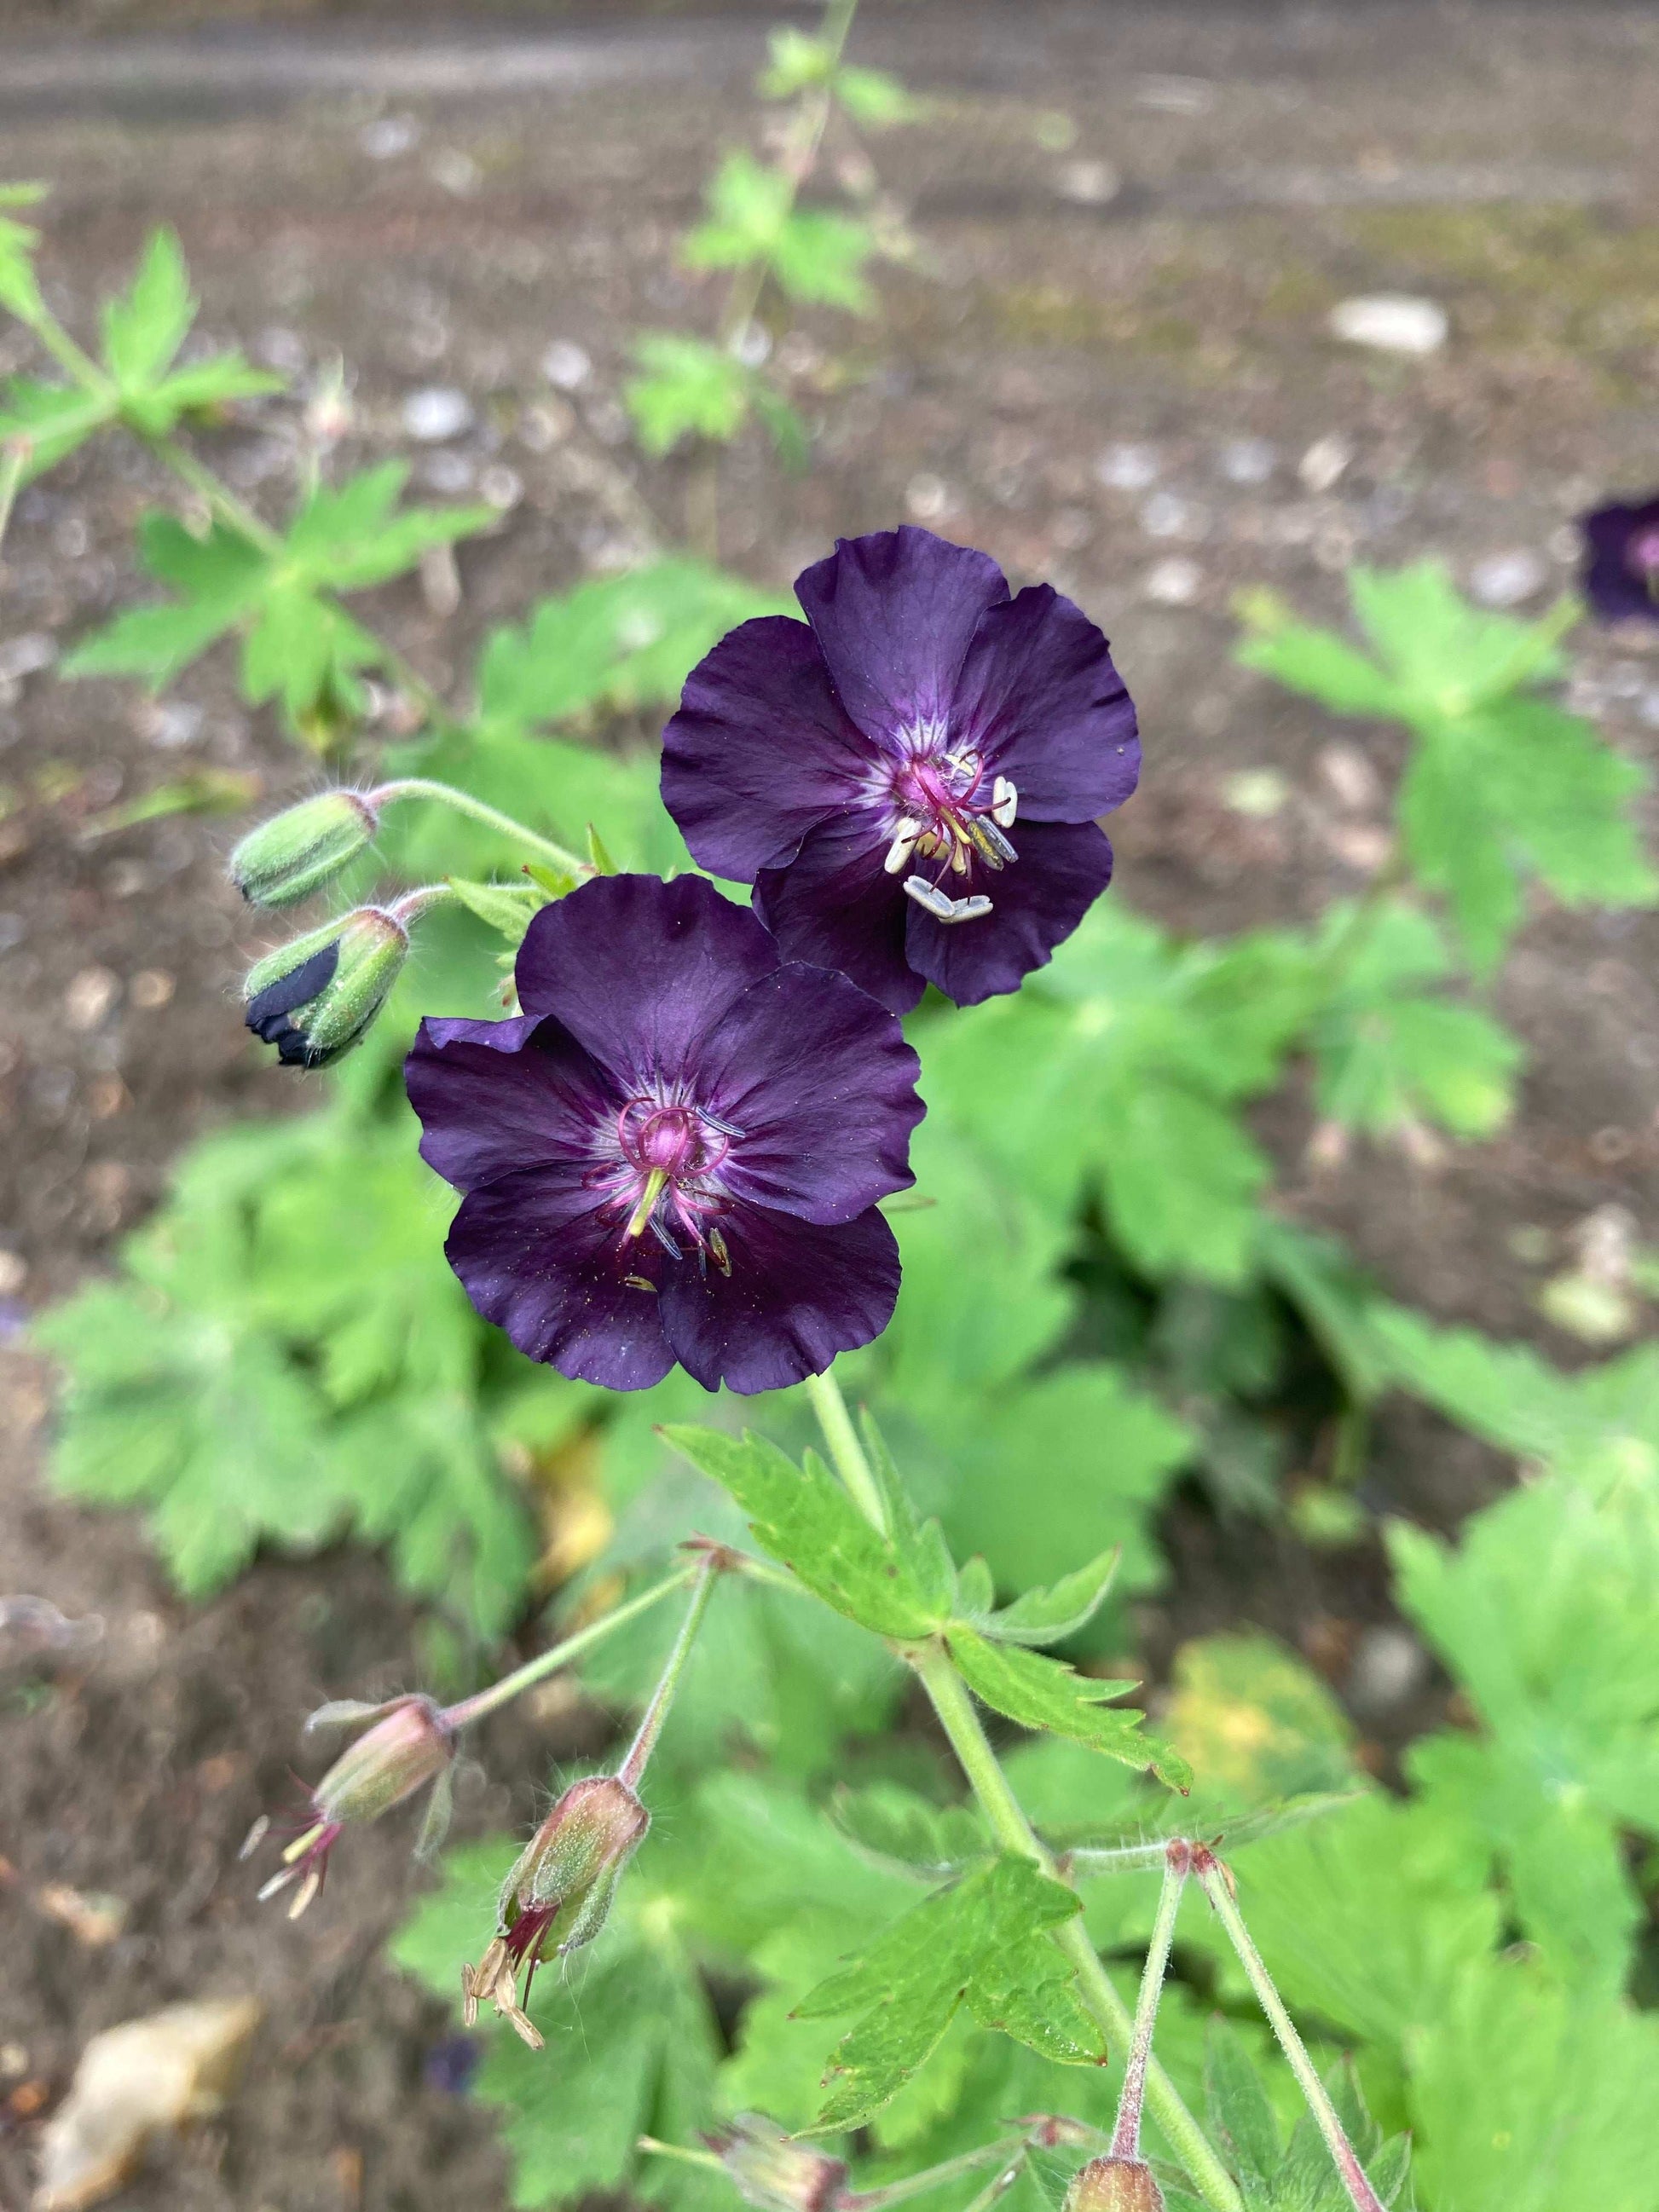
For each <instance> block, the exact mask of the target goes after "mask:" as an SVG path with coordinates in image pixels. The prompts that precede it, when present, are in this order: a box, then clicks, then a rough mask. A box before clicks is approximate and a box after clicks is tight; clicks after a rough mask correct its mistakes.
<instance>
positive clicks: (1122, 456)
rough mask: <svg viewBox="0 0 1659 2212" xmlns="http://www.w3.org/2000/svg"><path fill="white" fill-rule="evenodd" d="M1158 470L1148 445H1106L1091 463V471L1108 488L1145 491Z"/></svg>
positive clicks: (1159, 467) (1160, 468)
mask: <svg viewBox="0 0 1659 2212" xmlns="http://www.w3.org/2000/svg"><path fill="white" fill-rule="evenodd" d="M1162 472H1163V464H1162V463H1161V462H1160V461H1159V459H1158V454H1157V452H1156V451H1155V449H1154V448H1153V447H1151V446H1108V447H1107V448H1106V450H1105V452H1104V453H1103V454H1102V455H1101V457H1100V459H1098V460H1097V462H1096V463H1095V475H1096V476H1097V477H1098V479H1099V480H1100V482H1101V483H1103V484H1104V485H1106V486H1107V488H1108V489H1109V490H1111V491H1145V490H1146V487H1147V485H1148V484H1155V483H1157V482H1158V477H1159V476H1160V475H1161V474H1162Z"/></svg>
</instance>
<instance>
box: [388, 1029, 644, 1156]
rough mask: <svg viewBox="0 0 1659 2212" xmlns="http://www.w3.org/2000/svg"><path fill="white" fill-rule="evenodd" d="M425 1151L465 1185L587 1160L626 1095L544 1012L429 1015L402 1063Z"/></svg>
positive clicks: (424, 1154)
mask: <svg viewBox="0 0 1659 2212" xmlns="http://www.w3.org/2000/svg"><path fill="white" fill-rule="evenodd" d="M404 1082H405V1083H406V1084H407V1085H408V1088H409V1100H410V1105H411V1106H413V1107H414V1109H415V1111H416V1113H417V1114H418V1115H420V1117H421V1121H422V1136H421V1158H422V1159H423V1160H424V1161H425V1162H426V1164H427V1165H428V1167H430V1168H434V1169H435V1170H437V1172H438V1173H439V1174H440V1175H441V1176H442V1177H443V1178H444V1180H445V1182H452V1183H453V1184H454V1186H455V1188H457V1189H458V1190H472V1189H474V1188H477V1185H478V1184H479V1183H483V1182H490V1181H491V1180H492V1179H493V1178H494V1177H495V1176H507V1175H513V1174H516V1173H517V1172H518V1170H520V1169H521V1168H533V1167H540V1166H543V1165H545V1164H549V1163H550V1162H554V1161H560V1160H564V1161H571V1160H575V1159H578V1158H580V1161H581V1164H582V1165H583V1166H584V1167H585V1166H586V1164H587V1160H588V1154H587V1152H586V1135H587V1132H588V1131H589V1130H590V1129H592V1127H594V1125H595V1124H596V1123H598V1122H599V1121H604V1120H605V1119H606V1118H614V1117H615V1115H617V1113H618V1111H619V1110H620V1109H621V1107H622V1105H623V1100H622V1097H620V1095H619V1094H618V1093H617V1091H616V1089H615V1087H614V1085H612V1084H611V1083H610V1082H609V1081H608V1080H607V1079H606V1078H605V1074H604V1073H603V1071H602V1070H601V1069H600V1068H599V1067H598V1066H596V1065H595V1064H594V1062H593V1060H592V1059H591V1058H590V1056H589V1055H588V1054H587V1053H586V1052H585V1051H584V1050H583V1048H582V1047H581V1046H580V1045H579V1044H578V1043H577V1042H576V1041H575V1039H574V1037H573V1036H571V1035H570V1034H569V1032H568V1030H564V1029H562V1028H561V1027H560V1025H559V1024H558V1023H557V1022H556V1021H554V1020H553V1019H552V1018H551V1017H550V1016H549V1015H546V1014H520V1016H518V1017H517V1018H515V1019H513V1020H511V1021H505V1022H471V1021H425V1022H422V1024H421V1027H420V1033H419V1035H418V1036H416V1040H415V1045H414V1049H413V1050H412V1051H411V1052H410V1055H409V1058H408V1059H407V1060H405V1061H404Z"/></svg>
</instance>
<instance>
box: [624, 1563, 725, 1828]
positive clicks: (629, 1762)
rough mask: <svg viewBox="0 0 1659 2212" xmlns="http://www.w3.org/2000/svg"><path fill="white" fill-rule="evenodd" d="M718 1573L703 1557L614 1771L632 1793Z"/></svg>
mask: <svg viewBox="0 0 1659 2212" xmlns="http://www.w3.org/2000/svg"><path fill="white" fill-rule="evenodd" d="M719 1572H720V1565H719V1562H718V1559H717V1558H716V1557H715V1556H714V1554H712V1553H711V1554H708V1555H706V1556H705V1557H704V1558H703V1559H702V1560H700V1561H699V1562H698V1565H697V1568H696V1582H695V1584H694V1586H693V1588H692V1591H691V1602H690V1605H689V1606H687V1607H686V1608H685V1619H684V1620H683V1621H682V1622H681V1623H680V1632H679V1634H678V1636H677V1637H676V1638H674V1648H673V1650H671V1652H670V1653H669V1655H668V1657H667V1660H666V1662H665V1664H664V1667H663V1670H662V1674H661V1677H660V1679H659V1681H658V1684H657V1686H656V1688H655V1689H654V1690H653V1692H651V1702H650V1704H649V1705H647V1707H646V1709H645V1717H644V1718H643V1719H642V1720H641V1723H640V1725H639V1729H638V1730H637V1732H636V1733H635V1737H634V1741H633V1742H632V1743H631V1744H629V1747H628V1756H627V1758H626V1759H623V1763H622V1765H620V1766H619V1767H618V1768H617V1780H618V1781H619V1782H625V1783H626V1784H628V1786H629V1789H630V1790H632V1789H634V1788H635V1786H636V1785H637V1784H638V1782H639V1778H640V1777H641V1775H642V1774H643V1773H644V1771H645V1767H646V1761H647V1759H649V1758H650V1756H651V1754H652V1753H653V1751H654V1750H655V1749H656V1747H657V1738H658V1737H659V1735H661V1734H662V1724H663V1723H664V1722H665V1720H666V1719H667V1718H668V1708H669V1707H670V1705H672V1704H673V1702H674V1692H675V1691H676V1690H677V1689H678V1687H679V1680H680V1675H681V1674H682V1672H683V1671H684V1666H685V1662H686V1661H687V1660H688V1659H689V1658H690V1656H691V1646H692V1645H693V1644H694V1643H696V1637H697V1631H698V1630H699V1629H700V1628H701V1627H702V1617H703V1614H704V1613H706V1612H707V1611H708V1601H709V1598H710V1596H711V1595H713V1593H714V1578H715V1577H716V1576H717V1575H718V1574H719Z"/></svg>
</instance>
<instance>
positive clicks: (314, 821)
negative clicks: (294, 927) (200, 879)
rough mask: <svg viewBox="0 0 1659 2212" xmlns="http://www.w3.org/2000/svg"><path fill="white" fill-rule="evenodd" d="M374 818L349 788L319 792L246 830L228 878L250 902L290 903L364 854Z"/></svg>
mask: <svg viewBox="0 0 1659 2212" xmlns="http://www.w3.org/2000/svg"><path fill="white" fill-rule="evenodd" d="M379 827H380V820H379V817H378V816H377V815H376V813H375V811H374V808H373V807H372V806H370V805H369V804H368V800H367V799H364V798H363V797H362V795H361V794H360V793H357V792H355V791H324V792H319V793H318V795H317V797H316V798H315V799H301V802H300V804H299V805H297V806H290V807H289V808H287V809H286V810H285V811H283V813H281V814H276V815H273V816H272V817H271V818H270V821H269V822H262V823H260V824H259V826H258V829H250V830H249V832H248V834H247V836H246V837H244V838H243V840H242V842H241V843H240V845H238V847H237V848H236V849H235V851H234V853H233V854H231V856H230V879H231V881H232V883H234V884H235V886H236V888H237V890H239V891H240V893H241V894H242V896H243V897H244V898H245V899H246V901H247V902H248V903H249V905H250V906H292V905H294V904H295V902H296V901H297V900H299V899H302V898H309V897H310V896H311V894H312V893H313V891H315V890H321V889H322V887H323V885H324V884H326V883H330V882H331V881H332V880H333V878H335V877H336V876H337V875H338V874H339V872H340V871H341V869H342V868H343V867H345V866H347V865H348V863H349V862H350V861H352V860H356V857H357V855H358V854H360V853H362V852H366V851H367V850H368V846H369V843H370V842H371V840H372V839H373V837H374V833H375V831H376V830H377V829H379Z"/></svg>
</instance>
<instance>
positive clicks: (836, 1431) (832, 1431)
mask: <svg viewBox="0 0 1659 2212" xmlns="http://www.w3.org/2000/svg"><path fill="white" fill-rule="evenodd" d="M806 1387H807V1390H808V1392H809V1394H810V1395H811V1400H812V1407H813V1410H814V1412H815V1413H817V1418H818V1425H819V1426H820V1427H821V1428H822V1430H823V1440H824V1443H826V1444H827V1445H828V1446H829V1456H830V1458H831V1460H832V1461H833V1462H835V1466H836V1472H837V1474H839V1475H840V1476H841V1479H842V1481H843V1482H844V1483H845V1484H846V1485H847V1487H848V1491H849V1492H851V1493H852V1496H853V1499H854V1503H855V1504H857V1506H858V1507H859V1509H860V1511H861V1512H862V1513H863V1515H864V1516H865V1518H866V1520H867V1521H869V1522H872V1523H873V1525H874V1526H875V1527H876V1528H881V1529H884V1528H885V1525H886V1523H885V1516H884V1513H883V1511H882V1504H881V1493H880V1492H879V1490H878V1488H877V1486H876V1480H875V1477H874V1476H873V1475H872V1474H871V1472H870V1463H869V1462H868V1460H867V1459H866V1457H865V1455H864V1448H863V1446H862V1445H861V1444H860V1442H859V1439H858V1432H857V1431H856V1430H855V1429H854V1426H853V1419H852V1416H851V1414H850V1413H848V1410H847V1401H846V1400H845V1399H844V1398H843V1397H842V1393H841V1385H840V1384H839V1383H837V1382H836V1379H835V1376H834V1373H833V1371H830V1372H828V1373H825V1374H823V1375H817V1376H812V1377H811V1379H810V1380H809V1382H808V1383H807V1386H806ZM904 1656H905V1657H906V1659H907V1660H908V1662H909V1663H910V1666H911V1667H912V1668H914V1670H915V1674H916V1677H917V1679H918V1680H919V1681H920V1682H921V1686H922V1687H923V1688H924V1689H925V1690H926V1691H927V1695H928V1697H929V1698H930V1699H931V1700H932V1702H933V1711H935V1712H936V1713H937V1714H938V1716H939V1725H940V1727H941V1728H943V1729H944V1730H945V1735H946V1736H948V1737H949V1739H950V1742H951V1749H952V1750H953V1751H954V1752H955V1753H956V1755H957V1760H958V1761H959V1763H960V1765H961V1767H962V1771H963V1774H965V1775H966V1777H967V1778H968V1784H969V1788H970V1789H971V1790H972V1791H973V1793H974V1795H975V1797H976V1798H977V1799H978V1800H979V1803H980V1808H981V1811H982V1812H983V1813H984V1814H985V1817H986V1819H987V1821H988V1822H989V1824H990V1828H991V1832H992V1834H993V1835H994V1837H995V1838H996V1839H997V1842H998V1843H999V1844H1000V1845H1001V1847H1002V1848H1003V1850H1006V1851H1011V1852H1012V1853H1014V1854H1015V1855H1016V1856H1017V1857H1020V1858H1028V1859H1031V1860H1033V1861H1034V1862H1035V1863H1036V1864H1037V1865H1038V1866H1040V1867H1041V1868H1042V1871H1043V1872H1044V1874H1046V1875H1049V1876H1050V1877H1051V1879H1053V1880H1054V1881H1060V1880H1062V1879H1063V1875H1062V1874H1061V1870H1060V1866H1059V1864H1058V1863H1057V1862H1056V1860H1055V1858H1054V1854H1053V1852H1052V1851H1050V1850H1048V1847H1047V1845H1046V1844H1044V1843H1043V1842H1042V1838H1040V1837H1039V1836H1038V1835H1037V1833H1036V1830H1035V1829H1034V1828H1033V1827H1032V1826H1031V1824H1030V1821H1029V1820H1027V1819H1026V1817H1025V1814H1024V1809H1023V1808H1022V1807H1021V1805H1020V1802H1019V1800H1018V1797H1016V1796H1015V1795H1014V1793H1013V1790H1012V1787H1011V1786H1010V1784H1009V1781H1008V1778H1007V1776H1006V1774H1005V1773H1004V1772H1003V1771H1002V1768H1001V1766H1000V1764H999V1763H998V1759H997V1755H996V1753H995V1752H994V1750H993V1749H992V1748H991V1742H990V1739H989V1737H988V1736H987V1735H986V1733H985V1729H984V1727H983V1725H982V1723H981V1720H980V1717H979V1712H978V1709H977V1708H976V1707H975V1704H974V1701H973V1699H972V1698H971V1697H970V1696H969V1692H968V1688H967V1685H966V1684H965V1683H964V1682H963V1679H962V1677H961V1675H960V1674H957V1670H956V1667H955V1665H954V1663H953V1662H952V1661H951V1656H950V1654H949V1653H948V1652H947V1650H945V1646H944V1644H940V1643H933V1644H919V1645H916V1646H914V1647H912V1648H911V1649H909V1650H907V1651H906V1652H905V1654H904ZM1052 1933H1053V1937H1054V1942H1055V1944H1056V1945H1057V1946H1058V1948H1059V1949H1060V1951H1061V1953H1062V1954H1064V1955H1065V1957H1066V1960H1068V1961H1069V1963H1070V1965H1071V1966H1072V1968H1073V1971H1074V1972H1075V1973H1076V1975H1077V1978H1078V1987H1079V1991H1080V1993H1081V1995H1082V1998H1083V2002H1084V2003H1085V2005H1086V2006H1087V2007H1088V2009H1089V2011H1090V2012H1091V2014H1092V2015H1093V2016H1094V2019H1095V2021H1096V2022H1097V2025H1098V2026H1099V2027H1100V2028H1101V2030H1102V2031H1103V2033H1105V2034H1106V2035H1108V2036H1116V2037H1117V2038H1118V2039H1119V2040H1120V2041H1121V2042H1124V2043H1127V2042H1128V2041H1129V2040H1130V2039H1131V2037H1132V2035H1133V2021H1131V2019H1130V2016H1129V2008H1128V2007H1127V2005H1126V2004H1125V2003H1124V2002H1123V2000H1122V1998H1121V1996H1119V1995H1118V1993H1117V1991H1116V1990H1115V1989H1114V1987H1113V1986H1112V1981H1111V1977H1110V1976H1109V1974H1108V1973H1107V1972H1106V1969H1105V1967H1104V1966H1103V1965H1102V1963H1101V1960H1100V1954H1099V1953H1098V1952H1097V1950H1096V1949H1095V1947H1094V1945H1093V1944H1092V1943H1091V1942H1090V1941H1089V1937H1088V1935H1087V1933H1086V1931H1085V1928H1084V1926H1083V1919H1082V1916H1081V1914H1074V1915H1073V1917H1072V1918H1071V1919H1069V1920H1067V1921H1066V1922H1065V1923H1063V1924H1062V1925H1061V1926H1060V1927H1059V1928H1056V1929H1054V1930H1053V1931H1052ZM1146 2098H1147V2101H1148V2103H1149V2104H1150V2105H1151V2106H1152V2112H1153V2115H1154V2117H1155V2118H1156V2119H1157V2121H1158V2125H1159V2127H1160V2128H1162V2130H1164V2136H1165V2137H1166V2138H1167V2140H1168V2142H1169V2144H1170V2148H1171V2149H1172V2150H1173V2151H1174V2152H1175V2154H1176V2157H1177V2158H1179V2159H1180V2160H1181V2162H1182V2165H1183V2166H1185V2167H1186V2169H1187V2172H1188V2175H1189V2176H1190V2177H1191V2179H1192V2180H1193V2182H1194V2185H1196V2187H1197V2189H1198V2191H1199V2192H1200V2195H1201V2196H1202V2197H1203V2198H1204V2200H1205V2202H1206V2203H1207V2204H1208V2205H1210V2206H1211V2207H1212V2212H1243V2199H1242V2198H1241V2197H1240V2196H1239V2193H1238V2191H1237V2189H1236V2188H1235V2187H1234V2185H1233V2181H1232V2177H1231V2175H1230V2174H1229V2173H1228V2172H1227V2170H1226V2168H1225V2166H1223V2165H1222V2163H1221V2160H1219V2159H1218V2157H1217V2155H1216V2154H1215V2152H1214V2151H1213V2150H1212V2148H1211V2147H1210V2144H1209V2142H1208V2140H1207V2139H1206V2136H1205V2134H1204V2130H1202V2129H1201V2128H1200V2125H1199V2124H1198V2122H1197V2121H1196V2120H1195V2119H1194V2118H1193V2116H1192V2114H1191V2113H1190V2112H1188V2110H1187V2107H1186V2106H1185V2105H1184V2104H1183V2103H1182V2100H1181V2096H1180V2093H1179V2092H1178V2091H1177V2090H1176V2086H1175V2084H1174V2082H1173V2081H1170V2077H1169V2075H1167V2074H1166V2073H1165V2072H1164V2069H1163V2068H1162V2067H1161V2066H1160V2065H1159V2064H1158V2061H1157V2060H1156V2059H1153V2060H1152V2061H1151V2062H1150V2063H1149V2064H1148V2066H1147V2069H1146Z"/></svg>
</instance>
